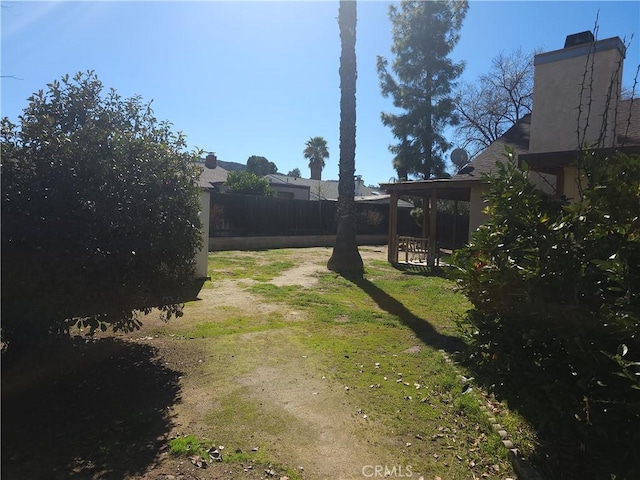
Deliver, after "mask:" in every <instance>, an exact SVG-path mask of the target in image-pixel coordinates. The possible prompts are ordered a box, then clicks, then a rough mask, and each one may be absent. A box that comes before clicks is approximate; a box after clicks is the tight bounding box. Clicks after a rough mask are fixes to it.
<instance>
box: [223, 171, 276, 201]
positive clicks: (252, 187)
mask: <svg viewBox="0 0 640 480" xmlns="http://www.w3.org/2000/svg"><path fill="white" fill-rule="evenodd" d="M226 186H227V189H226V193H235V194H238V195H259V196H262V197H272V196H274V195H275V193H276V192H275V190H273V188H271V186H269V180H267V179H266V178H265V177H260V176H258V175H256V174H255V173H253V172H250V171H238V172H229V175H228V176H227V181H226Z"/></svg>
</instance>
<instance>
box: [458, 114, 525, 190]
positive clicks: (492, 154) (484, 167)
mask: <svg viewBox="0 0 640 480" xmlns="http://www.w3.org/2000/svg"><path fill="white" fill-rule="evenodd" d="M530 128H531V114H527V115H525V116H524V117H522V118H521V119H520V120H519V121H518V122H517V123H516V124H515V125H513V126H512V127H511V128H510V129H509V130H507V131H506V132H505V133H504V134H503V135H502V136H501V137H500V138H498V139H497V140H496V141H494V142H493V143H492V144H491V145H489V146H488V147H487V148H485V149H484V150H483V151H482V152H481V153H480V154H479V155H478V156H476V157H475V158H474V159H473V160H471V162H469V163H468V164H467V165H465V166H464V167H463V168H462V169H460V171H459V172H458V173H456V174H455V175H454V176H453V177H451V180H454V181H459V180H482V177H483V175H484V174H486V173H491V172H492V171H493V170H494V168H495V166H496V163H497V162H504V161H505V160H506V157H505V148H506V147H511V148H513V149H514V151H515V153H516V155H518V156H519V155H522V154H524V153H527V152H528V151H529V130H530Z"/></svg>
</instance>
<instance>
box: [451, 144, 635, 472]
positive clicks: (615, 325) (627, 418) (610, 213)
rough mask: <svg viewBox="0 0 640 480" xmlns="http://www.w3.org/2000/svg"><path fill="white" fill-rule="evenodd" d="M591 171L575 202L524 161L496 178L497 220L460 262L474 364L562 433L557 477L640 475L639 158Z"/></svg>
mask: <svg viewBox="0 0 640 480" xmlns="http://www.w3.org/2000/svg"><path fill="white" fill-rule="evenodd" d="M508 156H511V154H510V153H508ZM580 167H581V170H582V172H583V173H584V175H585V182H584V183H585V185H583V186H582V188H581V192H582V197H583V198H582V199H581V200H580V201H579V202H577V203H572V204H568V203H567V202H566V201H564V200H563V199H560V198H558V197H553V196H550V195H547V194H545V193H543V192H541V191H539V190H537V189H536V188H535V187H534V186H533V185H532V184H531V183H529V181H528V180H527V173H526V172H521V171H519V170H517V169H516V168H515V166H514V164H513V162H506V163H505V164H501V165H500V166H499V168H498V172H497V174H496V175H495V176H494V177H492V178H489V181H490V191H489V193H488V195H487V197H486V201H487V207H486V212H487V213H488V221H487V222H485V224H484V225H483V226H481V227H480V228H479V229H478V230H477V231H476V232H475V233H474V235H473V238H472V240H471V242H470V244H469V245H468V246H467V247H466V248H465V249H462V250H460V251H458V252H457V253H456V255H455V257H454V262H455V264H456V266H457V267H458V269H457V271H458V275H459V283H460V285H461V287H462V289H463V291H464V292H465V293H466V295H467V296H468V297H469V299H470V301H471V302H472V304H473V308H472V309H471V310H470V311H469V312H468V314H467V316H466V317H465V318H464V319H463V322H462V323H463V325H464V326H465V327H466V331H467V333H468V335H469V340H470V345H471V349H470V357H469V360H470V363H471V364H472V365H474V366H475V368H477V369H478V370H480V371H481V372H482V373H483V374H484V375H485V378H490V379H492V380H491V382H493V383H494V387H495V388H496V390H498V391H501V392H502V393H503V394H505V395H506V396H507V397H508V398H509V399H510V401H512V403H513V405H512V406H517V407H518V408H521V409H522V410H523V412H524V413H525V414H527V415H528V416H530V418H531V419H532V420H533V421H534V424H535V425H536V426H537V427H538V428H539V429H540V433H541V436H542V437H543V438H547V439H551V438H553V439H555V441H551V443H548V445H547V446H548V447H549V452H551V453H550V455H552V456H553V455H555V459H554V460H553V462H558V463H557V468H555V471H554V475H557V476H558V478H587V477H584V476H581V475H584V474H585V473H589V475H587V476H590V475H592V476H591V477H590V478H605V476H606V477H607V478H609V475H610V474H615V475H617V478H632V477H634V475H636V477H635V478H639V477H638V476H637V475H640V470H639V469H638V464H637V458H638V456H637V455H638V453H640V220H639V215H640V156H639V155H637V154H634V155H631V156H627V155H623V154H621V153H617V154H615V155H612V156H610V157H602V156H599V155H597V154H595V153H593V152H584V155H583V158H582V160H581V162H580ZM558 446H561V447H560V450H561V451H562V452H564V454H563V453H560V452H559V451H558V450H557V449H556V447H558ZM553 449H556V451H555V452H552V450H553ZM549 452H547V453H549ZM562 455H565V460H566V458H567V457H569V458H570V465H569V464H563V463H562V461H563V460H562V459H561V457H562Z"/></svg>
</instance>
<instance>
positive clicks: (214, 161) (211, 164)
mask: <svg viewBox="0 0 640 480" xmlns="http://www.w3.org/2000/svg"><path fill="white" fill-rule="evenodd" d="M204 166H205V167H207V168H216V167H217V166H218V157H216V154H215V153H213V152H209V154H208V155H207V158H205V159H204Z"/></svg>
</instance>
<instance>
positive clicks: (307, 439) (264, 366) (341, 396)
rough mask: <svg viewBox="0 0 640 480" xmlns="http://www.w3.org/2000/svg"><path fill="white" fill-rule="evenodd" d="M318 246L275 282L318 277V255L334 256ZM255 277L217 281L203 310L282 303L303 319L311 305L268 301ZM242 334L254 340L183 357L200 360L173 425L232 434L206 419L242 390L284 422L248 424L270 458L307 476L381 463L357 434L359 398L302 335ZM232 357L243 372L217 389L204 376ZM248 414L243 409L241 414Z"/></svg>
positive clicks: (354, 472)
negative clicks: (325, 367) (255, 289)
mask: <svg viewBox="0 0 640 480" xmlns="http://www.w3.org/2000/svg"><path fill="white" fill-rule="evenodd" d="M315 253H317V255H308V258H309V262H310V263H304V264H301V265H298V266H296V267H294V268H292V269H290V270H288V271H286V272H284V273H283V274H282V275H280V276H279V277H276V278H274V279H273V280H272V281H271V283H273V284H275V285H278V286H283V285H293V286H297V287H299V288H307V287H310V286H312V285H314V284H315V283H316V282H317V274H318V272H320V271H324V267H323V266H321V265H318V264H317V263H316V262H317V261H318V258H320V259H322V258H323V256H326V258H327V259H328V255H329V254H330V250H329V249H318V252H315ZM384 254H385V252H384V250H382V249H379V250H376V251H373V252H368V253H365V255H369V256H372V257H374V258H381V259H383V258H384ZM250 284H251V282H250V281H247V280H246V279H245V280H223V281H218V282H216V283H215V288H214V289H212V290H203V291H202V292H201V295H200V298H201V302H198V305H197V310H198V312H197V314H198V316H199V317H201V316H202V315H203V311H204V310H206V311H208V312H210V313H211V314H212V315H215V311H216V309H221V308H222V309H225V308H227V309H228V308H232V309H233V310H234V312H235V314H236V315H240V316H241V315H243V314H246V315H252V316H256V315H257V316H260V315H268V314H269V313H270V312H274V311H279V312H280V313H281V314H283V316H284V318H285V319H287V320H288V321H292V322H294V323H295V322H296V321H301V320H303V319H304V318H303V317H304V313H302V312H300V311H296V310H294V309H291V308H290V307H289V306H282V305H278V304H271V303H269V302H265V301H264V300H263V299H259V298H258V297H256V296H255V295H252V294H250V293H249V292H248V291H247V290H246V289H247V286H248V285H250ZM283 309H284V311H283ZM189 313H190V312H187V313H186V315H185V317H183V318H182V319H180V323H182V322H189V321H190V316H189ZM242 342H244V343H245V344H246V345H247V346H248V347H247V348H238V346H237V343H236V342H230V343H229V345H228V346H227V348H228V349H227V348H225V346H218V347H216V349H215V350H216V351H215V353H213V354H212V353H211V352H204V351H199V349H198V348H194V349H192V350H191V353H193V354H194V355H195V357H199V358H198V360H196V359H195V357H194V358H193V359H191V360H187V359H182V360H181V361H182V362H183V364H185V363H186V364H189V365H192V366H195V365H198V366H197V367H196V368H194V369H192V370H188V371H186V372H185V374H184V375H183V378H182V386H183V392H184V394H183V399H184V400H183V402H182V403H180V404H178V405H176V406H175V408H174V412H175V415H176V418H177V419H178V420H179V421H178V424H179V425H178V426H177V428H176V429H175V432H174V433H195V434H197V435H201V436H204V437H209V438H210V437H212V436H215V435H216V434H218V433H220V434H221V436H225V433H224V427H221V431H218V432H211V431H209V432H207V431H206V428H203V427H202V422H201V421H200V420H201V419H202V417H203V416H206V415H207V414H211V412H213V410H215V409H220V407H221V405H223V404H224V403H225V399H224V398H223V397H224V395H230V396H234V397H235V396H238V397H239V398H240V399H241V401H242V402H247V401H248V402H249V403H250V404H252V405H254V406H255V405H257V406H258V409H259V411H258V412H257V414H258V416H262V420H261V421H263V422H264V423H265V424H271V423H274V422H275V423H278V422H279V423H280V425H276V426H275V428H274V427H273V425H270V426H269V428H267V429H266V430H269V433H265V432H260V431H257V432H246V434H248V437H249V438H253V439H254V441H255V443H256V444H260V447H259V448H266V449H268V450H269V451H270V458H271V457H277V460H278V462H281V463H284V464H286V465H288V466H289V467H291V468H294V469H295V470H297V471H298V472H299V474H300V475H301V476H303V477H304V478H305V479H311V480H315V479H332V480H333V479H345V480H346V479H352V478H364V477H363V474H362V469H363V467H364V466H365V465H373V464H375V462H376V459H377V458H378V455H376V451H375V448H374V447H373V446H371V445H368V444H367V443H366V441H365V440H363V439H362V438H359V436H358V434H357V428H358V424H359V423H360V422H362V418H361V416H359V415H357V410H358V406H357V405H353V404H351V403H350V401H349V399H348V397H346V396H345V391H344V386H343V385H336V384H332V383H330V381H329V380H328V379H327V377H326V376H325V375H323V372H322V371H321V370H319V367H318V364H317V363H316V362H314V359H313V358H312V355H311V356H310V355H309V354H308V352H305V351H304V350H301V349H300V347H299V346H297V345H296V344H295V343H290V344H289V345H288V346H283V343H284V344H286V342H290V338H289V336H288V335H287V332H286V329H284V330H283V329H277V330H266V331H262V332H255V333H251V334H244V335H243V338H242ZM163 350H164V351H165V353H163V356H167V357H171V353H169V352H168V351H166V346H165V347H161V351H163ZM276 352H277V353H276ZM183 355H184V352H183ZM207 357H208V359H207ZM225 357H226V358H227V359H228V358H230V357H233V360H232V361H233V362H235V363H236V364H238V365H239V366H238V373H241V374H239V375H238V376H236V377H234V378H232V379H227V380H225V382H227V384H226V385H224V386H223V385H217V384H215V382H214V383H213V385H216V386H217V387H218V388H217V389H216V391H211V386H212V382H211V381H210V379H209V380H207V381H203V377H207V376H209V375H211V374H212V372H215V371H216V369H215V367H214V368H213V369H211V368H210V366H211V365H210V362H213V363H215V362H216V361H218V360H220V359H221V358H225ZM310 357H311V358H310ZM203 358H204V359H205V360H204V361H203V360H202V359H203ZM198 362H200V363H198ZM207 364H208V365H207ZM221 375H225V374H224V373H221ZM225 378H227V377H226V375H225ZM229 383H230V384H231V385H229ZM223 408H224V407H223ZM243 414H245V413H244V412H238V415H243ZM214 415H215V414H214ZM273 430H275V431H276V432H277V433H276V434H275V435H274V434H273V433H271V432H272V431H273ZM233 437H234V435H229V436H228V438H233ZM236 447H237V445H236V446H234V447H233V448H236ZM249 447H250V445H243V446H241V448H245V449H246V448H249ZM157 473H158V472H157V469H156V474H157ZM201 473H204V472H201ZM248 473H252V472H248ZM201 478H207V477H201ZM213 478H215V477H213ZM237 478H239V477H237Z"/></svg>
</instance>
